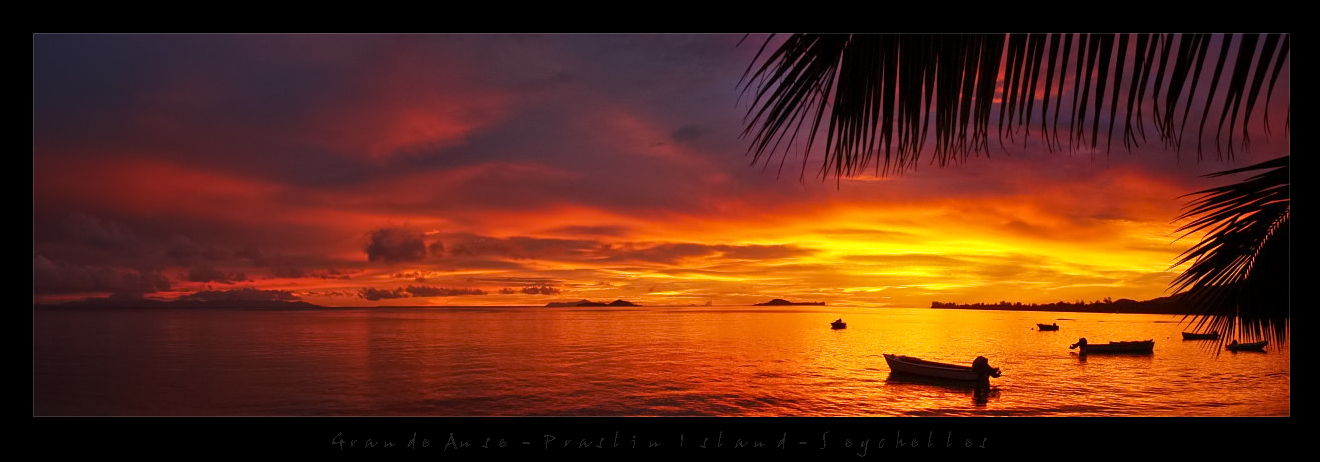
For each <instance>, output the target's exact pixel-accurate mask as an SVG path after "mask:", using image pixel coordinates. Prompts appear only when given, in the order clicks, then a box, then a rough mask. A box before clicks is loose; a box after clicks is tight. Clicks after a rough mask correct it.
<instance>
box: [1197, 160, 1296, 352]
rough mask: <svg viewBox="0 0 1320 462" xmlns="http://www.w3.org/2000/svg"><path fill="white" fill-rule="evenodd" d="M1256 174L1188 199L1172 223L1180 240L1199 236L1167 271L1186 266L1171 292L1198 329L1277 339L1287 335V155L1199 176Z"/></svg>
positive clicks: (1247, 337) (1250, 337)
mask: <svg viewBox="0 0 1320 462" xmlns="http://www.w3.org/2000/svg"><path fill="white" fill-rule="evenodd" d="M1252 171H1261V172H1260V173H1258V174H1256V175H1254V176H1252V177H1250V178H1247V179H1246V180H1243V181H1241V182H1237V183H1232V184H1228V185H1224V186H1220V187H1216V188H1211V189H1206V190H1204V191H1198V192H1196V193H1193V194H1191V195H1190V196H1193V197H1194V199H1193V200H1192V201H1191V202H1190V203H1189V204H1188V206H1187V208H1186V209H1185V211H1184V212H1183V214H1182V215H1180V216H1179V217H1178V220H1179V221H1182V220H1188V222H1187V223H1186V224H1184V225H1183V226H1182V227H1180V228H1178V232H1184V233H1185V234H1183V236H1182V237H1187V236H1190V235H1193V234H1201V233H1204V235H1205V236H1204V237H1203V238H1202V239H1201V241H1200V242H1199V243H1197V244H1196V245H1194V246H1192V248H1190V249H1188V250H1187V251H1186V252H1184V253H1183V254H1182V255H1181V256H1180V257H1179V259H1178V260H1177V263H1175V264H1174V266H1180V265H1183V264H1186V263H1189V262H1190V263H1191V266H1189V267H1188V268H1187V270H1186V271H1184V272H1183V273H1182V274H1181V275H1179V276H1178V277H1177V278H1175V279H1174V281H1173V284H1172V286H1171V287H1172V289H1173V290H1174V291H1178V292H1181V291H1184V290H1185V291H1186V293H1185V294H1184V295H1183V300H1185V301H1187V302H1189V303H1190V304H1191V305H1192V306H1196V307H1198V311H1197V312H1196V313H1194V314H1193V315H1190V316H1189V318H1190V319H1191V322H1192V324H1193V326H1194V328H1195V329H1197V330H1199V331H1218V332H1225V333H1228V334H1229V335H1227V336H1223V337H1220V339H1221V342H1222V341H1225V340H1227V339H1228V338H1229V337H1234V338H1239V339H1247V340H1252V341H1254V340H1271V341H1276V342H1282V341H1283V339H1284V338H1285V336H1286V334H1287V327H1288V318H1289V303H1288V295H1289V290H1288V260H1289V258H1288V257H1289V247H1288V228H1289V216H1290V214H1289V205H1288V204H1289V201H1288V157H1287V156H1284V157H1281V158H1278V159H1275V160H1271V161H1268V162H1263V163H1260V164H1256V165H1252V166H1249V167H1243V168H1239V169H1234V170H1227V171H1223V172H1218V173H1214V174H1211V175H1207V176H1209V177H1221V176H1226V175H1232V174H1237V173H1244V172H1252Z"/></svg>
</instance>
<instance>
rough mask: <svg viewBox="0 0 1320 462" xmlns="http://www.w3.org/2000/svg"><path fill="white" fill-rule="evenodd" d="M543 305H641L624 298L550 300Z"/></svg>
mask: <svg viewBox="0 0 1320 462" xmlns="http://www.w3.org/2000/svg"><path fill="white" fill-rule="evenodd" d="M545 306H552V307H558V306H641V305H638V304H636V303H633V302H630V301H626V300H615V301H612V302H609V303H604V302H593V301H591V300H578V301H576V302H550V303H546V304H545Z"/></svg>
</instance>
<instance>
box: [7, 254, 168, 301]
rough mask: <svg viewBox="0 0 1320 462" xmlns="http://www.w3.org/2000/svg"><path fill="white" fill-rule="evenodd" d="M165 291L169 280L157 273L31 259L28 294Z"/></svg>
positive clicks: (41, 258) (37, 257) (38, 258)
mask: <svg viewBox="0 0 1320 462" xmlns="http://www.w3.org/2000/svg"><path fill="white" fill-rule="evenodd" d="M169 289H170V282H169V280H168V279H166V278H165V276H163V275H161V274H160V273H159V272H157V271H151V270H138V269H130V268H116V267H109V266H91V265H80V264H76V263H68V262H57V261H51V260H49V259H47V258H46V257H43V256H40V255H38V256H35V257H32V292H33V293H35V294H61V293H84V292H116V293H118V292H123V293H138V294H141V293H152V292H157V291H163V290H169Z"/></svg>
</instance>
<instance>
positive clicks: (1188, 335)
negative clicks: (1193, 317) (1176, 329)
mask: <svg viewBox="0 0 1320 462" xmlns="http://www.w3.org/2000/svg"><path fill="white" fill-rule="evenodd" d="M1182 338H1183V340H1218V339H1219V333H1218V332H1210V333H1205V334H1197V333H1192V332H1183V333H1182Z"/></svg>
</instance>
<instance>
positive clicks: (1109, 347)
mask: <svg viewBox="0 0 1320 462" xmlns="http://www.w3.org/2000/svg"><path fill="white" fill-rule="evenodd" d="M1154 352H1155V341H1154V340H1142V341H1133V342H1109V343H1096V344H1088V345H1081V352H1080V354H1084V355H1091V354H1132V355H1141V354H1151V353H1154Z"/></svg>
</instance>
